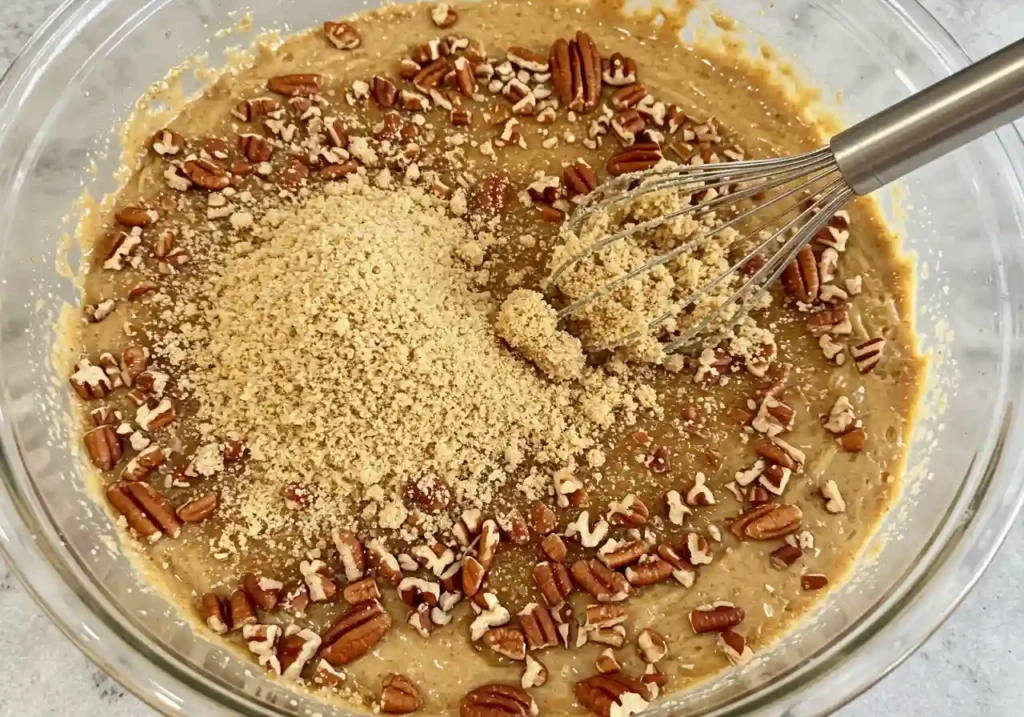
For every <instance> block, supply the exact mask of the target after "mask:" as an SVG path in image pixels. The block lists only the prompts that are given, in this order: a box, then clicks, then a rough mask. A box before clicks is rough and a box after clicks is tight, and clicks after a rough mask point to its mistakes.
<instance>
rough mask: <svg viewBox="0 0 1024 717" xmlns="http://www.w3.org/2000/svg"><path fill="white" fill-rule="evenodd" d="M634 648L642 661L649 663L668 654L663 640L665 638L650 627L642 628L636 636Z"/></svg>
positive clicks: (653, 662)
mask: <svg viewBox="0 0 1024 717" xmlns="http://www.w3.org/2000/svg"><path fill="white" fill-rule="evenodd" d="M636 648H637V652H639V653H640V657H641V658H642V659H643V661H644V662H646V663H648V664H651V665H653V664H655V663H657V662H660V661H661V660H663V659H665V656H666V655H668V643H667V642H665V638H664V637H662V636H661V635H659V634H658V633H657V632H655V631H654V630H652V629H650V628H644V629H643V630H641V631H640V634H639V635H637V636H636Z"/></svg>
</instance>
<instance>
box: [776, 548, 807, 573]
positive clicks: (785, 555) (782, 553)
mask: <svg viewBox="0 0 1024 717" xmlns="http://www.w3.org/2000/svg"><path fill="white" fill-rule="evenodd" d="M803 554H804V551H802V550H801V549H800V548H798V547H797V546H795V545H790V544H789V543H786V544H785V545H783V546H782V547H779V548H776V549H775V550H773V551H772V552H771V555H770V556H769V557H770V558H771V562H772V565H774V566H775V567H777V568H779V569H783V568H788V567H789V566H790V565H792V564H793V563H795V562H796V561H797V560H799V559H800V558H801V557H803Z"/></svg>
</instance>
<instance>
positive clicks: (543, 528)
mask: <svg viewBox="0 0 1024 717" xmlns="http://www.w3.org/2000/svg"><path fill="white" fill-rule="evenodd" d="M530 519H531V521H532V522H533V531H534V532H535V533H536V534H537V535H548V534H549V533H551V532H552V531H554V529H555V526H556V525H557V524H558V523H557V518H556V517H555V511H553V510H551V508H549V507H548V506H546V505H544V504H543V503H534V504H533V506H532V507H531V508H530Z"/></svg>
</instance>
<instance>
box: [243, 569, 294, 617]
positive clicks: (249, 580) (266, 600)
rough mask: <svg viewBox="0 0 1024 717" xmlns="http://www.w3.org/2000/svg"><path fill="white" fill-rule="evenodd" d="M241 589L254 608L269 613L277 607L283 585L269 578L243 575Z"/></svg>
mask: <svg viewBox="0 0 1024 717" xmlns="http://www.w3.org/2000/svg"><path fill="white" fill-rule="evenodd" d="M242 589H243V590H245V593H246V595H248V596H249V600H250V601H251V602H253V603H255V604H256V607H258V608H259V609H260V610H264V611H266V612H270V611H271V610H273V609H274V608H275V607H277V601H278V598H279V597H280V595H281V590H283V589H284V584H283V583H281V582H279V581H277V580H273V579H271V578H265V577H262V576H257V575H256V574H255V573H245V574H244V575H243V576H242Z"/></svg>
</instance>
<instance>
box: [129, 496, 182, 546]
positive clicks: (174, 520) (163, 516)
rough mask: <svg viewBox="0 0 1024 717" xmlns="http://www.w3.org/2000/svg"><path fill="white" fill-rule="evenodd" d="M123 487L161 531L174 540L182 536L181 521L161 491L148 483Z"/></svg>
mask: <svg viewBox="0 0 1024 717" xmlns="http://www.w3.org/2000/svg"><path fill="white" fill-rule="evenodd" d="M121 485H122V488H123V489H124V491H125V492H126V493H127V494H128V495H129V497H131V499H132V500H133V501H135V504H136V505H138V506H139V508H141V509H142V510H143V511H144V512H145V513H146V515H148V516H149V517H150V519H151V520H152V521H153V522H154V523H156V525H158V526H159V527H160V530H162V531H163V532H164V533H166V534H167V535H169V536H171V537H172V538H177V537H178V535H180V534H181V520H180V519H179V518H178V515H177V513H175V512H174V508H172V507H171V504H170V503H168V502H167V499H166V498H165V497H164V496H163V494H162V493H160V491H158V490H157V489H156V488H152V487H151V486H149V485H148V484H146V483H122V484H121ZM125 517H127V516H125Z"/></svg>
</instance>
